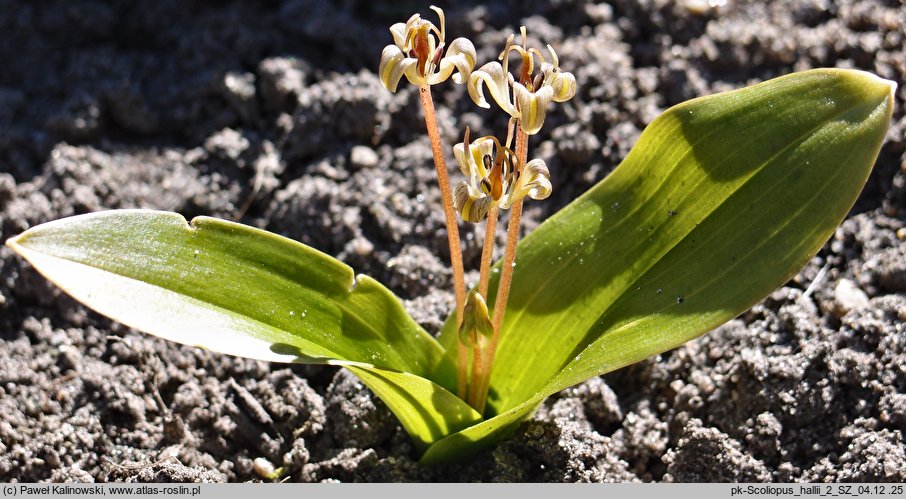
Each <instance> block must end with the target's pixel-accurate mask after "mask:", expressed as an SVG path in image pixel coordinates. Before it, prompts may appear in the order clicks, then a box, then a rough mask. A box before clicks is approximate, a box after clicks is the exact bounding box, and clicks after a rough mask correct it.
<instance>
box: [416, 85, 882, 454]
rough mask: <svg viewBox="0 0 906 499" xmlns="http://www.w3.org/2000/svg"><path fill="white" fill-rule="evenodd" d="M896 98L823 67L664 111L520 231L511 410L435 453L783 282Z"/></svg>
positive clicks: (872, 144) (500, 372)
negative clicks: (613, 159) (571, 195)
mask: <svg viewBox="0 0 906 499" xmlns="http://www.w3.org/2000/svg"><path fill="white" fill-rule="evenodd" d="M892 108H893V97H892V86H891V83H889V82H887V81H885V80H881V79H880V78H877V77H875V76H873V75H870V74H868V73H863V72H858V71H847V70H834V69H824V70H814V71H807V72H803V73H797V74H793V75H789V76H786V77H781V78H777V79H774V80H771V81H768V82H765V83H762V84H759V85H755V86H752V87H749V88H745V89H741V90H737V91H733V92H727V93H723V94H718V95H714V96H709V97H703V98H699V99H695V100H692V101H689V102H686V103H683V104H680V105H678V106H675V107H673V108H671V109H669V110H668V111H666V112H665V113H664V114H662V115H661V116H660V117H658V118H657V119H656V120H654V121H653V122H652V123H651V124H650V125H649V126H648V128H646V130H645V131H644V132H643V134H642V136H641V137H640V139H639V142H638V144H636V146H635V147H634V148H633V149H632V151H631V152H630V154H629V155H628V156H627V158H626V159H625V160H624V161H623V163H621V164H620V166H619V167H618V168H617V169H616V170H615V171H614V172H613V173H612V174H611V175H610V176H608V177H607V178H606V179H605V180H603V181H602V182H601V183H599V184H598V185H597V186H595V187H594V188H592V189H591V190H590V191H588V192H587V193H585V194H584V195H583V196H581V197H580V198H579V199H577V200H576V201H574V202H573V203H571V204H570V205H569V206H567V207H566V208H564V209H563V210H561V211H560V212H559V213H557V214H556V215H554V216H553V217H551V218H550V219H549V220H547V221H546V222H545V223H543V224H542V225H541V226H539V227H538V228H537V229H536V230H535V231H534V232H532V233H531V234H530V235H529V236H528V237H526V238H525V240H523V241H522V242H521V243H520V245H519V249H518V252H517V260H516V261H517V264H518V265H517V267H516V271H515V273H514V278H513V289H512V293H511V296H510V299H509V306H508V309H507V315H506V319H505V324H504V326H503V330H502V332H501V340H500V344H499V349H498V356H497V359H496V360H495V364H494V371H493V375H492V378H491V397H492V398H491V400H490V401H489V403H490V406H491V413H492V414H493V413H496V414H501V415H502V417H503V421H502V423H501V422H498V421H497V420H498V418H491V419H489V420H487V421H485V422H482V423H479V424H478V425H476V426H474V427H471V428H469V429H467V430H465V431H464V432H462V435H461V437H456V436H451V437H448V438H447V439H445V440H442V441H440V442H438V443H437V444H435V447H432V448H431V449H429V451H428V453H427V454H426V457H425V459H427V460H435V459H443V458H444V457H443V456H453V455H460V454H462V453H464V452H465V450H464V447H469V448H471V449H473V450H474V448H475V447H476V445H474V444H471V443H468V442H475V441H480V440H487V441H492V440H493V439H494V438H499V437H500V436H502V435H505V434H506V432H507V431H511V428H508V425H515V423H517V422H518V421H519V420H521V419H522V418H523V417H525V416H526V415H528V414H530V413H531V411H532V410H533V409H534V408H535V407H536V406H537V405H538V404H539V403H540V402H541V401H543V399H544V398H545V397H547V396H549V395H550V394H552V393H556V392H557V391H559V390H561V389H563V388H566V387H568V386H570V385H573V384H576V383H580V382H582V381H583V380H585V379H588V378H590V377H594V376H597V375H600V374H603V373H606V372H609V371H612V370H614V369H618V368H620V367H623V366H626V365H629V364H632V363H634V362H637V361H639V360H642V359H644V358H647V357H649V356H651V355H654V354H657V353H659V352H663V351H665V350H668V349H670V348H674V347H676V346H678V345H681V344H682V343H684V342H686V341H688V340H691V339H693V338H695V337H697V336H699V335H701V334H703V333H705V332H707V331H709V330H711V329H713V328H714V327H716V326H718V325H720V324H722V323H724V322H726V321H727V320H729V319H731V318H733V317H735V316H736V315H738V314H740V313H741V312H743V311H745V310H746V309H747V308H749V307H750V306H752V305H753V304H755V303H757V302H758V301H759V300H760V299H762V298H763V297H764V296H766V295H767V294H769V293H770V292H771V291H772V290H774V289H776V288H777V287H778V286H780V285H782V284H783V283H784V282H785V281H786V280H788V279H789V278H790V277H791V276H792V275H794V274H795V272H797V271H798V270H799V269H800V268H801V267H802V266H803V265H804V264H805V263H806V262H807V261H808V259H809V258H811V257H812V256H813V255H814V254H815V253H816V252H817V251H818V250H819V249H820V248H821V246H822V245H823V244H824V242H825V241H826V240H827V239H828V238H829V237H830V235H831V234H832V233H833V231H834V229H835V228H836V227H837V225H838V224H839V223H840V221H841V220H842V219H843V218H844V217H845V215H846V213H847V212H848V210H849V209H850V207H851V206H852V204H853V203H854V202H855V199H856V197H857V196H858V194H859V192H860V191H861V189H862V186H863V185H864V183H865V180H866V179H867V177H868V174H869V172H870V171H871V166H872V165H873V163H874V161H875V159H876V158H877V154H878V151H879V149H880V146H881V143H882V142H883V139H884V135H885V132H886V130H887V127H888V124H889V122H890V118H891V113H892ZM491 289H496V285H495V284H494V283H492V288H491ZM488 303H493V299H489V300H488ZM454 338H455V334H453V331H451V330H450V328H449V327H448V328H446V329H445V331H444V338H443V342H444V343H445V344H452V341H454V340H453V339H454ZM498 417H500V416H498Z"/></svg>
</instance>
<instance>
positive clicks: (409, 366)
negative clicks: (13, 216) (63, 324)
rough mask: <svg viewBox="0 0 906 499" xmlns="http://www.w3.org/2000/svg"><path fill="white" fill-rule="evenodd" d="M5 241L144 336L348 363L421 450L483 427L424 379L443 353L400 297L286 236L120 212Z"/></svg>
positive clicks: (265, 356)
mask: <svg viewBox="0 0 906 499" xmlns="http://www.w3.org/2000/svg"><path fill="white" fill-rule="evenodd" d="M7 244H8V245H9V246H10V247H12V248H13V249H14V250H15V251H16V252H18V253H19V254H21V255H22V256H23V257H25V258H26V259H27V260H28V261H29V262H31V263H32V265H34V267H35V268H36V269H37V270H38V271H39V272H41V273H42V274H44V276H46V277H47V278H48V279H50V280H51V281H53V282H54V283H55V284H57V285H58V286H60V287H61V288H63V289H64V290H65V291H67V292H68V293H69V294H71V295H72V296H73V297H74V298H76V299H77V300H79V301H81V302H83V303H85V304H86V305H88V306H90V307H91V308H93V309H95V310H97V311H98V312H100V313H102V314H104V315H107V316H108V317H111V318H113V319H115V320H117V321H119V322H122V323H123V324H126V325H129V326H132V327H135V328H137V329H140V330H142V331H145V332H147V333H151V334H154V335H157V336H160V337H162V338H166V339H169V340H172V341H176V342H179V343H184V344H188V345H194V346H199V347H202V348H207V349H209V350H213V351H216V352H222V353H227V354H231V355H238V356H242V357H248V358H254V359H261V360H267V361H276V362H301V363H328V364H334V365H343V366H347V367H349V368H350V369H353V370H354V371H355V372H356V373H357V374H359V375H360V376H361V377H362V379H363V381H365V383H366V384H367V385H368V386H369V387H370V388H372V389H373V390H374V391H375V392H376V393H378V394H379V395H380V396H381V397H382V398H383V399H384V401H385V402H386V403H387V405H388V406H389V407H390V408H391V410H393V411H395V412H396V413H397V415H398V416H399V417H400V420H401V421H402V422H403V424H404V425H405V426H406V429H407V430H408V431H409V433H410V434H411V435H412V437H413V439H415V440H416V442H419V443H421V444H422V445H425V444H427V443H430V442H432V441H434V440H436V439H438V438H440V437H441V436H444V435H446V434H448V433H450V432H452V431H456V430H459V429H461V428H463V427H464V425H466V424H468V423H472V422H474V421H476V420H478V419H480V418H479V416H478V414H476V413H475V412H474V411H473V410H472V409H471V408H470V407H469V406H468V405H467V404H465V403H464V402H462V401H460V400H459V399H458V398H456V397H455V396H454V395H452V394H450V393H449V392H447V391H446V390H445V389H444V388H443V387H441V386H439V385H436V384H434V383H432V382H431V381H428V380H427V379H423V378H421V377H420V376H423V375H425V374H426V373H428V372H431V371H432V370H435V369H437V364H438V362H439V361H440V360H441V357H442V354H443V352H442V349H441V347H440V345H439V344H438V343H437V342H436V341H435V340H434V338H432V337H431V336H430V335H428V334H427V333H426V332H425V331H424V330H422V329H421V327H419V326H418V325H417V324H416V323H415V322H414V321H413V320H412V319H411V318H410V317H409V316H408V315H407V314H406V312H405V311H404V310H403V308H402V306H401V304H400V303H399V301H398V300H397V299H396V297H394V296H393V295H392V294H391V293H390V292H389V291H388V290H387V289H386V288H384V287H383V286H381V285H380V284H379V283H377V282H376V281H374V280H373V279H371V278H369V277H367V276H362V275H359V276H358V277H356V276H354V274H353V271H352V269H351V268H350V267H348V266H346V265H344V264H342V263H340V262H339V261H337V260H335V259H333V258H331V257H329V256H327V255H325V254H323V253H320V252H318V251H316V250H313V249H311V248H309V247H307V246H305V245H302V244H299V243H297V242H294V241H291V240H289V239H286V238H284V237H280V236H277V235H275V234H271V233H268V232H265V231H262V230H258V229H254V228H251V227H247V226H244V225H240V224H236V223H232V222H226V221H222V220H217V219H213V218H206V217H200V218H196V219H194V220H193V221H192V223H191V224H188V223H186V220H185V219H184V218H183V217H182V216H181V215H178V214H175V213H166V212H157V211H147V210H121V211H109V212H100V213H92V214H88V215H81V216H77V217H71V218H67V219H63V220H57V221H55V222H50V223H46V224H43V225H40V226H38V227H34V228H32V229H30V230H28V231H26V232H25V233H23V234H22V235H20V236H18V237H16V238H14V239H11V240H10V241H8V243H7Z"/></svg>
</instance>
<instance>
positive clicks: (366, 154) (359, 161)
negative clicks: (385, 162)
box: [349, 146, 379, 168]
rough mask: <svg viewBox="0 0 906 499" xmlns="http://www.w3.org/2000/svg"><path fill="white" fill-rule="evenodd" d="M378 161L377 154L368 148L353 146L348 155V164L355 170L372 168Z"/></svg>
mask: <svg viewBox="0 0 906 499" xmlns="http://www.w3.org/2000/svg"><path fill="white" fill-rule="evenodd" d="M378 159H379V158H378V154H377V152H375V150H374V149H372V148H370V147H368V146H355V147H353V148H352V151H350V153H349V162H350V163H351V164H352V166H353V167H355V168H374V167H375V166H377V164H378Z"/></svg>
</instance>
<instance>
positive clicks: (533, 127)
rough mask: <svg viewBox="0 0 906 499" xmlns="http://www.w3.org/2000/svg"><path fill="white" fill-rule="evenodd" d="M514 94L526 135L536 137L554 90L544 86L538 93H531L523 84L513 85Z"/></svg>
mask: <svg viewBox="0 0 906 499" xmlns="http://www.w3.org/2000/svg"><path fill="white" fill-rule="evenodd" d="M513 93H514V94H515V98H516V103H517V105H518V107H519V120H520V125H521V126H522V130H523V131H524V132H525V133H526V135H534V134H536V133H538V131H539V130H541V125H543V124H544V117H545V116H546V115H547V106H548V105H550V102H551V98H552V97H553V94H554V90H553V89H552V88H551V87H549V86H543V87H541V88H540V89H538V91H537V92H534V93H533V92H529V91H528V89H526V88H525V87H524V86H523V85H522V84H521V83H514V84H513Z"/></svg>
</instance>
